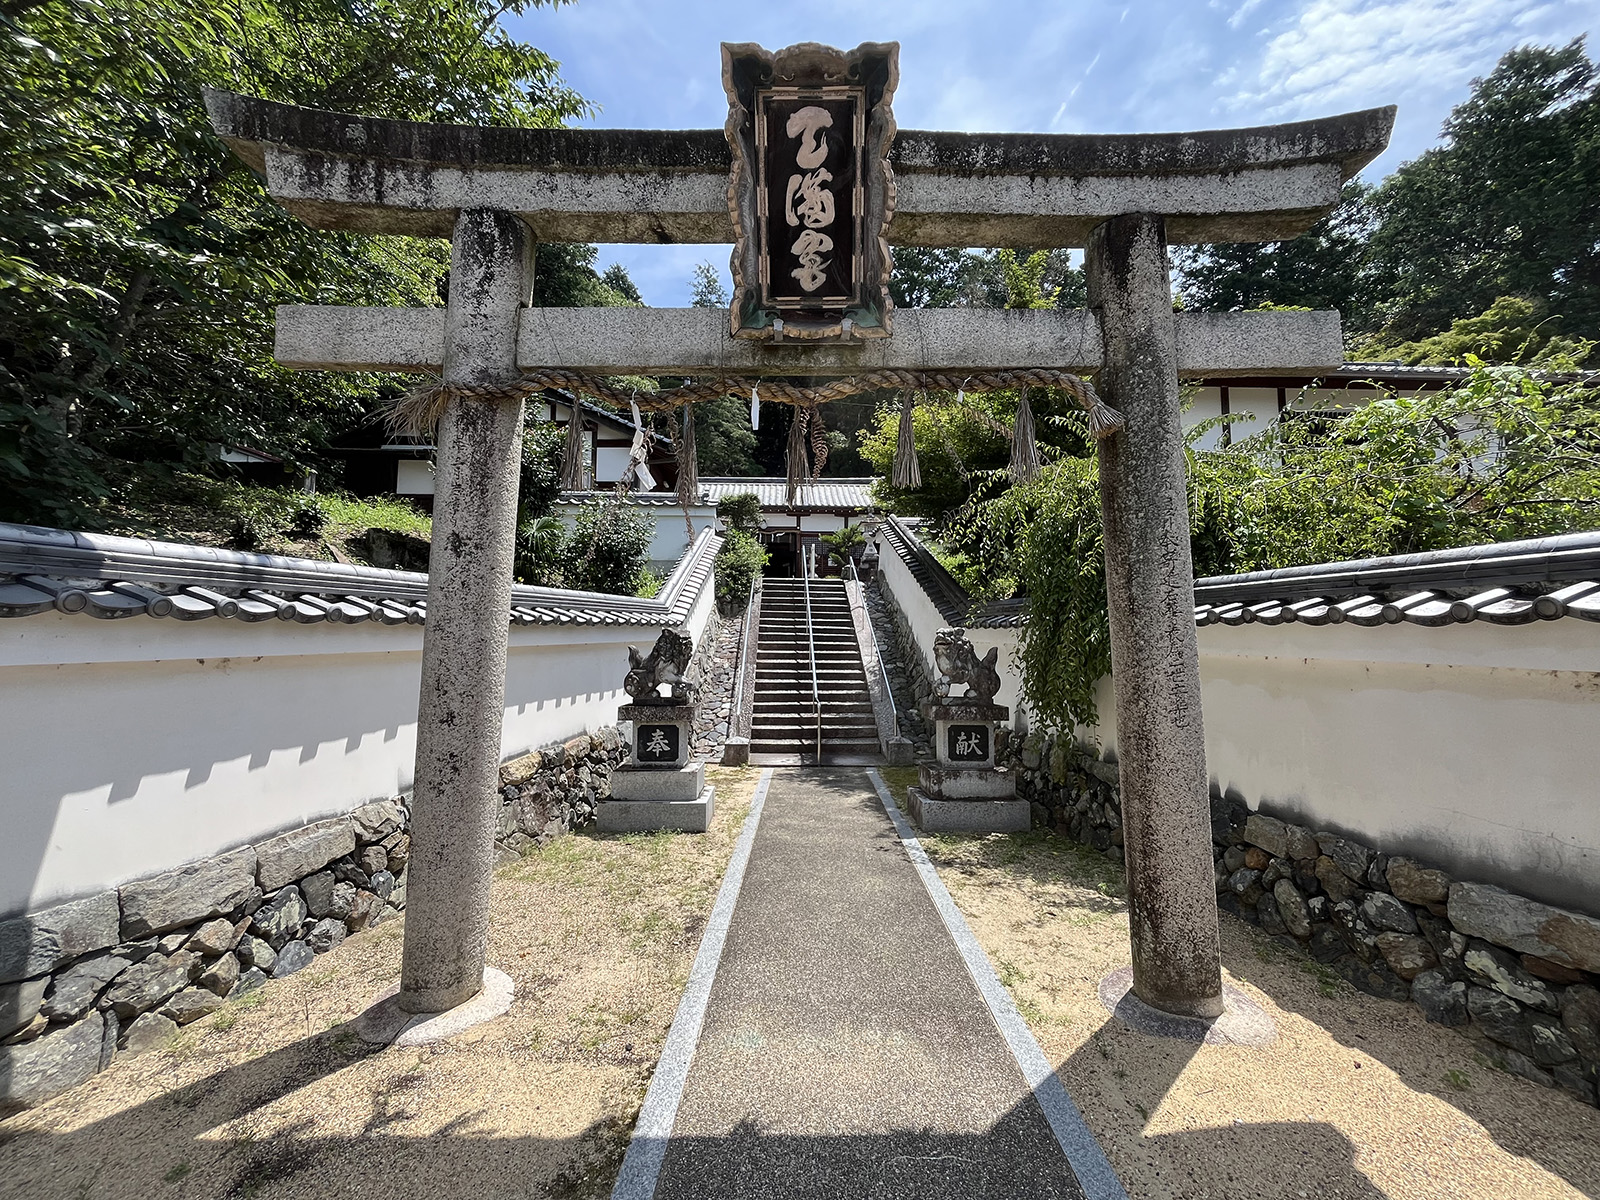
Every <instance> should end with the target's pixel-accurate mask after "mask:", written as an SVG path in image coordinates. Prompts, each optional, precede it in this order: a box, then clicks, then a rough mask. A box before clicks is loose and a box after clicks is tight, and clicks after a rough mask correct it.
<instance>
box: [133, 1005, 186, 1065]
mask: <svg viewBox="0 0 1600 1200" xmlns="http://www.w3.org/2000/svg"><path fill="white" fill-rule="evenodd" d="M177 1032H178V1023H177V1022H176V1021H174V1020H172V1019H171V1018H170V1017H163V1016H162V1015H161V1014H160V1013H144V1014H143V1015H142V1016H140V1017H139V1019H138V1020H136V1021H135V1022H134V1023H133V1024H132V1025H130V1026H128V1032H127V1033H126V1034H125V1035H123V1039H122V1052H123V1053H124V1054H126V1055H128V1056H129V1057H130V1058H132V1057H134V1056H136V1055H140V1054H144V1053H146V1052H147V1051H150V1050H159V1049H161V1047H163V1046H165V1045H166V1044H167V1043H168V1042H170V1041H171V1040H172V1039H173V1038H174V1037H175V1036H176V1035H177Z"/></svg>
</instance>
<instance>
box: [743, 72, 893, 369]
mask: <svg viewBox="0 0 1600 1200" xmlns="http://www.w3.org/2000/svg"><path fill="white" fill-rule="evenodd" d="M899 82H900V43H899V42H864V43H862V44H861V45H860V46H857V47H856V48H855V49H854V50H851V51H848V52H847V51H842V50H835V49H834V48H833V47H831V46H823V45H819V44H818V43H816V42H804V43H801V44H800V45H798V46H789V47H787V48H786V49H783V50H778V51H772V50H765V49H763V48H762V47H760V46H757V45H756V44H754V43H753V42H742V43H737V44H733V43H728V42H724V43H723V44H722V86H723V88H724V90H726V92H727V93H728V122H727V125H726V126H725V127H724V128H725V131H726V133H727V137H728V146H729V149H731V150H732V152H733V169H732V172H731V173H730V175H729V177H728V215H729V217H730V218H732V220H733V230H734V246H733V260H732V264H731V266H732V269H733V303H732V305H731V306H730V309H729V316H730V324H731V329H732V333H733V336H734V337H741V338H760V339H762V340H766V341H781V340H785V339H789V338H794V339H796V340H805V341H834V342H841V341H842V342H853V341H858V340H863V339H867V338H881V337H888V336H889V335H890V333H891V332H892V331H893V323H892V318H893V312H894V304H893V301H892V300H891V299H890V298H889V270H890V267H891V265H892V259H891V256H890V251H889V239H888V236H887V231H888V226H889V222H890V221H891V220H892V219H893V218H894V206H895V182H894V172H893V170H891V169H890V166H889V147H890V145H891V144H892V143H893V141H894V135H895V130H896V128H897V127H896V125H895V121H894V108H893V101H894V92H895V88H896V87H897V86H898V84H899ZM794 90H798V91H799V92H800V93H801V94H803V95H808V94H812V93H817V94H820V95H825V96H826V95H837V94H839V93H842V92H845V91H855V92H858V93H859V94H860V95H861V97H862V99H861V103H860V104H859V106H858V110H857V111H858V114H859V119H860V121H861V124H862V127H863V128H862V130H861V137H862V140H861V142H860V143H859V151H860V157H859V162H860V170H859V174H858V175H857V197H858V208H857V212H856V216H857V218H858V226H857V228H858V234H857V236H856V239H855V246H854V253H855V256H856V258H857V264H856V268H855V291H854V294H853V296H852V297H851V299H850V300H849V301H847V302H844V303H837V304H834V305H831V306H829V307H831V308H834V309H837V312H827V313H824V314H822V315H811V314H808V315H806V316H805V317H802V318H798V319H797V318H795V317H794V316H793V315H791V316H789V317H787V318H786V317H784V315H783V313H782V312H781V311H780V310H779V308H778V307H777V306H776V305H774V304H771V303H769V302H768V300H767V298H766V297H765V296H764V295H763V291H764V290H765V289H764V285H765V282H766V281H765V280H763V278H762V274H761V265H762V225H763V218H764V217H765V215H766V213H765V210H764V207H763V193H762V188H761V180H762V164H761V158H760V150H759V148H758V147H757V145H756V134H757V121H756V114H757V111H758V108H757V105H758V100H757V97H758V94H762V93H767V92H771V91H784V92H789V91H794ZM789 311H791V314H792V310H789Z"/></svg>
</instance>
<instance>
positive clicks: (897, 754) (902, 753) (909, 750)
mask: <svg viewBox="0 0 1600 1200" xmlns="http://www.w3.org/2000/svg"><path fill="white" fill-rule="evenodd" d="M887 752H888V755H889V765H890V766H891V767H909V766H911V764H913V763H914V762H916V761H917V744H916V743H915V742H913V741H912V740H911V739H910V738H908V737H892V738H890V739H889V745H888V751H887Z"/></svg>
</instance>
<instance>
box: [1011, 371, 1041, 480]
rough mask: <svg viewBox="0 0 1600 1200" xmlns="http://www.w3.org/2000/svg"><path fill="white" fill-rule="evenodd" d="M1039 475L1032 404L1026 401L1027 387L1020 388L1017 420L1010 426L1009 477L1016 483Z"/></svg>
mask: <svg viewBox="0 0 1600 1200" xmlns="http://www.w3.org/2000/svg"><path fill="white" fill-rule="evenodd" d="M1038 477H1039V442H1038V439H1037V437H1036V436H1035V433H1034V427H1033V406H1032V405H1031V404H1029V403H1028V389H1027V388H1023V389H1022V402H1021V403H1020V404H1018V405H1017V420H1016V423H1015V424H1014V425H1012V426H1011V478H1012V479H1014V480H1016V481H1017V482H1018V483H1029V482H1031V481H1032V480H1034V479H1037V478H1038Z"/></svg>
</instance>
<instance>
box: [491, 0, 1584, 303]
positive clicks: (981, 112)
mask: <svg viewBox="0 0 1600 1200" xmlns="http://www.w3.org/2000/svg"><path fill="white" fill-rule="evenodd" d="M1597 16H1600V0H1147V2H1144V3H1136V2H1134V3H1129V2H1122V0H1118V2H1115V3H1107V2H1102V0H1076V2H1074V0H1055V2H1054V3H1049V2H1042V0H1041V2H1029V0H1005V2H996V0H991V2H989V3H981V2H975V0H933V2H929V3H920V4H905V3H899V4H897V3H892V2H890V0H880V2H879V3H876V4H871V3H863V2H862V0H849V2H844V0H807V2H805V3H789V4H775V3H770V2H763V0H746V2H745V3H714V2H710V0H702V2H698V3H697V2H694V0H678V2H675V3H663V2H659V0H658V2H656V3H649V2H647V0H578V3H576V4H574V5H571V6H568V7H563V8H559V9H555V10H550V9H532V10H530V11H529V12H528V13H526V14H524V15H523V16H521V17H516V18H512V19H510V20H509V21H508V23H507V24H508V28H509V29H510V30H511V31H512V32H513V33H514V34H515V35H516V36H518V37H521V38H525V39H526V40H528V41H531V42H532V43H534V44H535V45H537V46H539V47H540V48H541V49H543V50H545V51H546V52H548V53H550V54H551V55H553V56H554V57H556V58H557V59H559V60H560V61H561V66H562V74H563V75H564V76H565V78H566V79H567V81H568V82H569V83H570V84H571V85H572V86H573V87H575V88H576V89H577V90H578V91H579V92H580V93H582V94H583V95H584V96H585V97H587V98H588V99H589V100H591V101H593V102H595V103H597V104H599V105H600V106H601V112H600V114H599V116H598V117H597V118H596V119H595V120H594V122H593V124H594V125H596V126H601V127H607V128H655V129H687V128H694V129H703V128H714V127H720V126H721V125H722V122H723V120H724V118H725V117H726V115H727V100H726V97H725V96H724V94H723V91H722V85H721V79H720V74H721V58H720V49H719V45H720V43H721V42H724V41H734V42H740V41H753V42H759V43H760V44H762V45H764V46H767V47H769V48H773V49H776V48H777V47H780V46H786V45H789V44H791V43H794V42H802V41H819V42H825V43H828V44H830V45H834V46H840V47H846V48H848V47H853V46H855V45H857V44H858V43H860V42H864V41H890V40H898V41H899V42H900V89H899V91H898V93H897V94H896V96H895V103H894V108H895V117H896V119H897V120H898V121H899V123H900V126H901V127H902V128H905V129H960V130H972V131H989V132H1048V133H1127V132H1139V131H1147V130H1148V131H1155V130H1178V129H1217V128H1226V127H1230V126H1238V125H1256V124H1263V123H1267V122H1271V121H1286V120H1299V119H1302V118H1307V117H1317V116H1327V115H1331V114H1333V113H1339V112H1347V111H1349V110H1351V109H1358V108H1367V107H1371V106H1373V105H1379V104H1398V105H1399V106H1400V113H1399V117H1398V120H1397V123H1396V127H1395V135H1394V140H1393V142H1392V144H1391V148H1390V150H1389V152H1388V153H1386V154H1385V155H1384V156H1383V157H1382V158H1380V159H1378V161H1377V162H1375V163H1374V164H1373V165H1372V166H1371V167H1369V168H1368V169H1367V178H1369V179H1372V180H1376V179H1378V178H1381V177H1382V176H1383V175H1384V174H1387V173H1388V172H1389V171H1392V170H1393V169H1394V168H1395V167H1396V166H1398V165H1399V164H1400V163H1401V162H1403V161H1405V160H1406V159H1408V158H1413V157H1415V156H1416V155H1417V154H1419V153H1421V152H1422V151H1423V150H1425V149H1427V148H1428V147H1429V146H1431V145H1433V144H1434V143H1435V141H1436V140H1437V138H1438V133H1439V126H1440V123H1441V122H1442V121H1443V120H1444V118H1445V117H1446V115H1448V113H1449V111H1450V107H1451V105H1453V104H1456V103H1458V102H1459V101H1461V100H1462V99H1464V98H1465V97H1466V95H1467V92H1468V88H1469V85H1470V82H1471V80H1472V79H1473V78H1474V77H1476V76H1480V75H1484V74H1487V73H1488V72H1489V71H1490V70H1492V69H1493V67H1494V64H1495V62H1496V61H1497V60H1498V59H1499V57H1500V55H1501V54H1503V53H1504V52H1505V51H1506V50H1508V49H1510V48H1511V47H1512V46H1515V45H1519V44H1524V43H1529V42H1534V43H1565V42H1567V41H1569V40H1570V39H1572V38H1573V37H1575V36H1577V35H1578V34H1581V33H1584V32H1586V31H1587V30H1589V29H1590V28H1591V27H1592V26H1594V25H1595V23H1596V20H1595V19H1596V17H1597ZM1597 53H1600V45H1596V46H1591V48H1590V54H1591V57H1592V56H1594V55H1595V54H1597ZM706 260H709V261H710V262H711V263H713V264H714V265H715V266H716V267H717V269H718V270H719V271H721V272H722V274H723V277H724V280H726V277H727V264H728V251H727V248H726V247H713V246H604V247H602V248H601V264H602V266H604V265H606V264H609V263H611V262H619V261H620V262H622V263H624V264H625V265H626V266H627V268H628V270H629V272H630V273H631V274H632V276H633V278H634V281H635V282H636V283H637V284H638V285H639V288H640V290H641V291H642V292H643V294H644V298H645V302H646V303H647V304H656V305H679V304H687V303H688V298H689V278H690V273H691V271H692V270H693V268H694V265H695V264H696V263H697V262H701V261H706Z"/></svg>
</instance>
